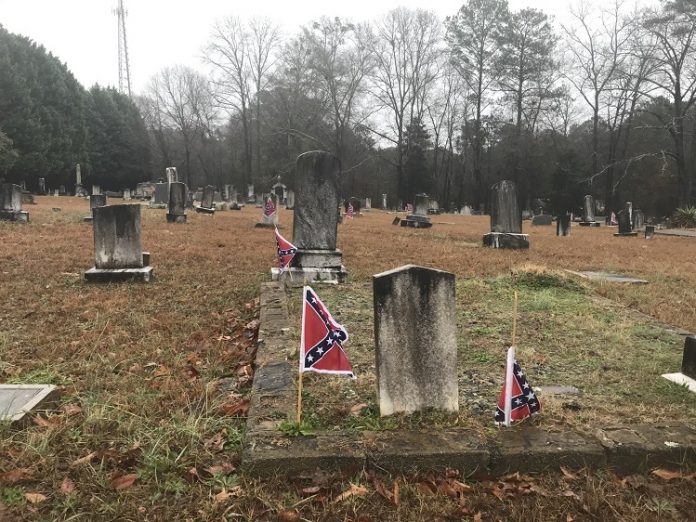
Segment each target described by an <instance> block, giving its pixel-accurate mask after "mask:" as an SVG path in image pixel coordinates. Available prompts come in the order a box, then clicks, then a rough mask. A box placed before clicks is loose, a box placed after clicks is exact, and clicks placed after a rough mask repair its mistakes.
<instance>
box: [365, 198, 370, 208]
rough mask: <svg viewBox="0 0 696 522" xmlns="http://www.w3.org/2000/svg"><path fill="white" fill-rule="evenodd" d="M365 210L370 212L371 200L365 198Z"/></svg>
mask: <svg viewBox="0 0 696 522" xmlns="http://www.w3.org/2000/svg"><path fill="white" fill-rule="evenodd" d="M365 210H366V211H368V210H372V199H371V198H365Z"/></svg>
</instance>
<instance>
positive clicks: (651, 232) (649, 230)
mask: <svg viewBox="0 0 696 522" xmlns="http://www.w3.org/2000/svg"><path fill="white" fill-rule="evenodd" d="M654 236H655V227H654V225H646V227H645V239H652V238H653V237H654Z"/></svg>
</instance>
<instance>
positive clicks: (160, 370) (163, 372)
mask: <svg viewBox="0 0 696 522" xmlns="http://www.w3.org/2000/svg"><path fill="white" fill-rule="evenodd" d="M170 373H171V372H170V371H169V369H168V368H167V367H166V366H163V365H160V366H158V367H157V369H156V370H155V372H154V373H153V374H152V376H153V377H166V376H167V375H170Z"/></svg>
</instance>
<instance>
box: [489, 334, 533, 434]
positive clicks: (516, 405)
mask: <svg viewBox="0 0 696 522" xmlns="http://www.w3.org/2000/svg"><path fill="white" fill-rule="evenodd" d="M540 410H541V403H540V402H539V399H537V396H536V395H535V393H534V390H533V389H532V387H531V386H530V385H529V382H527V377H525V375H524V372H523V371H522V368H521V367H520V365H519V364H518V362H517V360H516V359H515V347H514V346H511V347H510V348H509V349H508V353H507V364H506V370H505V384H504V385H503V391H502V392H501V393H500V399H498V407H497V408H496V410H495V422H497V423H498V424H503V425H505V426H510V424H511V422H512V421H519V420H522V419H524V418H526V417H529V416H530V415H535V414H537V413H539V411H540Z"/></svg>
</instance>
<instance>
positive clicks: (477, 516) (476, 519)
mask: <svg viewBox="0 0 696 522" xmlns="http://www.w3.org/2000/svg"><path fill="white" fill-rule="evenodd" d="M482 520H483V515H482V514H481V512H480V511H479V512H478V513H476V514H475V515H474V522H481V521H482Z"/></svg>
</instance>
